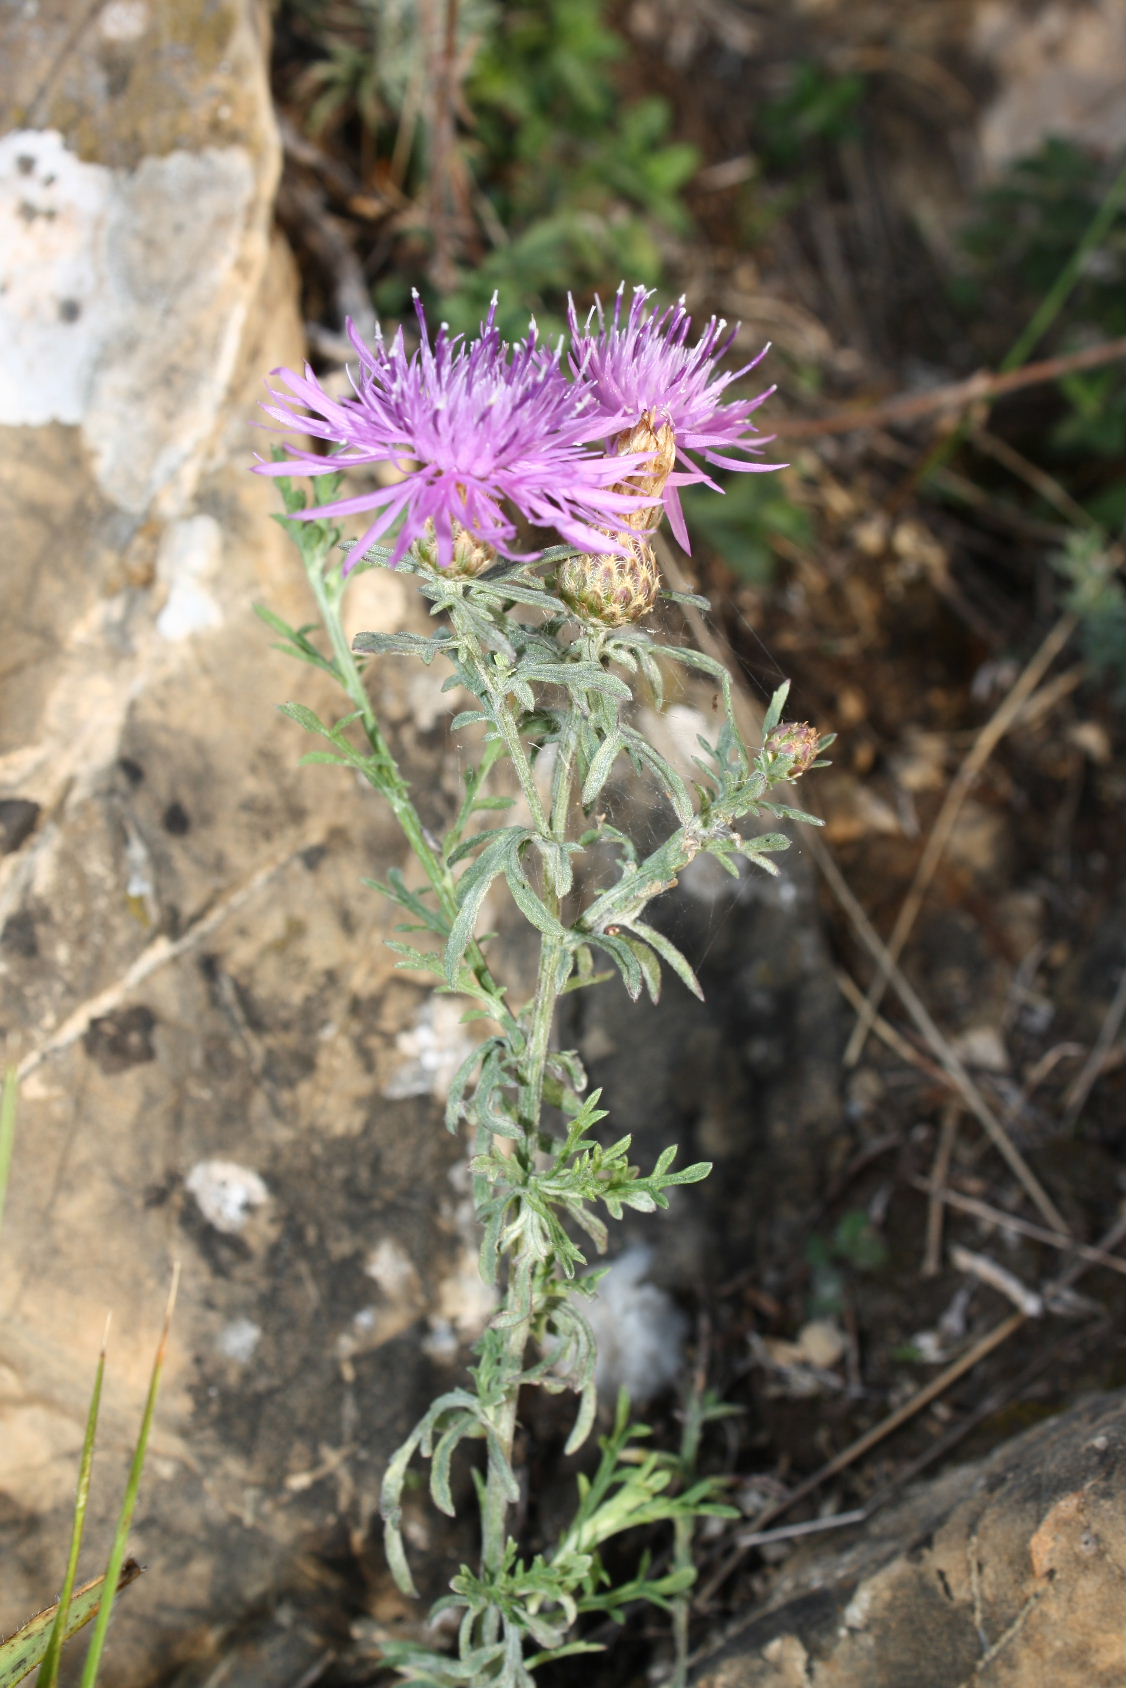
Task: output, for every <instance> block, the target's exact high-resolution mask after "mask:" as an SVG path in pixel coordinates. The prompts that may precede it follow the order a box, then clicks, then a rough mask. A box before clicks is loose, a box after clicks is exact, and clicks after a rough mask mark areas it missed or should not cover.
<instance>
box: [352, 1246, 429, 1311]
mask: <svg viewBox="0 0 1126 1688" xmlns="http://www.w3.org/2000/svg"><path fill="white" fill-rule="evenodd" d="M364 1271H365V1272H366V1273H367V1275H368V1277H369V1278H370V1279H371V1280H372V1282H373V1283H374V1284H377V1285H378V1286H379V1288H380V1289H381V1290H382V1291H383V1294H384V1295H385V1296H386V1297H387V1299H388V1300H389V1301H403V1300H405V1299H408V1298H409V1299H410V1300H414V1299H416V1298H417V1296H418V1294H419V1281H418V1273H417V1271H416V1270H415V1266H414V1262H413V1260H412V1259H411V1257H410V1255H409V1254H408V1253H407V1251H406V1249H404V1248H403V1247H401V1245H400V1244H399V1243H397V1242H395V1241H394V1239H393V1238H391V1237H381V1238H380V1240H379V1241H378V1242H377V1243H376V1245H375V1247H374V1248H373V1249H372V1250H371V1252H370V1253H369V1254H368V1257H367V1259H366V1260H365V1261H364Z"/></svg>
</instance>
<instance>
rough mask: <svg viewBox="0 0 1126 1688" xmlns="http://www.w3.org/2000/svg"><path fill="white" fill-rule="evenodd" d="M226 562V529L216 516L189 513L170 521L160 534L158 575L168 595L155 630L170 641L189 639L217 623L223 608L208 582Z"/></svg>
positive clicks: (157, 563) (157, 559)
mask: <svg viewBox="0 0 1126 1688" xmlns="http://www.w3.org/2000/svg"><path fill="white" fill-rule="evenodd" d="M222 562H223V532H222V529H221V528H220V526H219V523H218V522H217V521H216V520H215V518H214V516H202V515H198V516H188V517H185V518H184V520H182V521H178V522H170V523H169V524H168V526H167V527H166V528H165V530H164V533H163V534H162V535H161V540H160V548H159V550H158V552H157V557H156V577H157V580H158V581H159V583H160V584H161V585H162V586H163V587H164V588H165V589H166V591H167V594H168V596H167V597H166V599H165V602H164V608H163V609H162V610H161V611H160V614H159V615H158V616H157V618H156V630H157V632H158V633H159V634H160V636H161V638H163V639H168V640H170V641H173V642H175V641H178V640H180V639H188V638H190V637H191V635H192V634H193V633H202V632H204V631H205V630H206V629H207V628H209V627H218V626H219V624H220V623H221V622H222V620H223V612H222V610H221V609H220V608H219V605H218V604H217V603H216V601H215V599H214V597H213V596H212V593H211V591H210V590H209V584H208V583H209V582H210V581H212V580H214V579H215V578H216V577H217V576H218V574H219V570H220V568H221V566H222Z"/></svg>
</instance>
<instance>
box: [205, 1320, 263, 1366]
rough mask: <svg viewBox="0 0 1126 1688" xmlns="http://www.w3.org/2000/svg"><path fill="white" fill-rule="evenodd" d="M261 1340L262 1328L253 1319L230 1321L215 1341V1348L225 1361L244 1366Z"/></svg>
mask: <svg viewBox="0 0 1126 1688" xmlns="http://www.w3.org/2000/svg"><path fill="white" fill-rule="evenodd" d="M261 1340H262V1327H261V1325H256V1324H255V1323H254V1320H253V1319H231V1320H229V1321H228V1322H227V1324H225V1325H224V1326H223V1328H222V1330H221V1331H220V1332H219V1335H218V1336H217V1338H216V1339H215V1346H216V1348H217V1349H218V1350H219V1352H220V1354H222V1356H223V1358H224V1359H226V1360H234V1361H235V1362H236V1363H237V1364H238V1365H240V1366H245V1365H246V1364H247V1363H248V1362H249V1361H250V1360H251V1359H253V1357H254V1350H255V1349H256V1348H257V1346H258V1344H259V1342H261Z"/></svg>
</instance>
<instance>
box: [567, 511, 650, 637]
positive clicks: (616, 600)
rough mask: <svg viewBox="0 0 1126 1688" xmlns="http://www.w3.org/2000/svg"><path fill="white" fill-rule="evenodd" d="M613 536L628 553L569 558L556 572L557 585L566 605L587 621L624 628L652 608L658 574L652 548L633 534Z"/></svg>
mask: <svg viewBox="0 0 1126 1688" xmlns="http://www.w3.org/2000/svg"><path fill="white" fill-rule="evenodd" d="M614 537H615V538H616V539H617V540H619V541H620V542H621V543H622V544H623V545H624V546H626V548H627V552H628V555H626V556H617V555H615V554H614V553H613V552H610V551H608V552H605V553H604V554H602V555H600V556H582V557H568V558H567V560H566V562H564V563H561V564H560V567H559V572H558V574H557V575H556V581H555V583H556V588H557V590H558V592H559V596H560V597H561V598H562V599H563V601H564V603H565V604H568V605H569V606H570V608H571V609H573V610H574V612H575V614H576V615H579V616H582V617H583V619H584V620H586V621H597V622H599V623H600V624H601V625H602V626H603V627H625V626H627V625H628V624H629V623H630V622H633V621H640V619H641V617H642V616H643V615H645V614H647V613H648V611H649V610H651V609H652V608H653V605H654V604H655V603H656V601H657V593H658V592H659V591H660V587H661V574H660V570H659V569H658V567H657V559H656V557H655V556H654V555H653V547H652V546H651V545H649V544H647V543H646V542H645V540H644V539H642V538H640V537H639V536H638V535H637V534H636V533H629V532H626V533H618V534H615V535H614Z"/></svg>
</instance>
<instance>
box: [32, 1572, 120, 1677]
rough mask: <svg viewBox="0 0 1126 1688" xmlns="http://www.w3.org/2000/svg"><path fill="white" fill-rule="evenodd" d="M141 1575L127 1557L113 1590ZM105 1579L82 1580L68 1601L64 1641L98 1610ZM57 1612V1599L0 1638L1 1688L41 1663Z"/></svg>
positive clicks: (102, 1577) (101, 1577)
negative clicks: (2, 1639)
mask: <svg viewBox="0 0 1126 1688" xmlns="http://www.w3.org/2000/svg"><path fill="white" fill-rule="evenodd" d="M140 1575H141V1567H140V1565H138V1563H137V1561H136V1560H135V1559H127V1560H126V1561H125V1563H124V1564H123V1565H122V1567H121V1570H120V1573H119V1575H118V1579H117V1589H116V1592H117V1593H118V1594H120V1593H121V1590H122V1589H123V1588H128V1587H129V1584H130V1583H132V1582H136V1580H137V1578H138V1577H139V1576H140ZM105 1581H106V1579H105V1577H104V1576H100V1577H95V1578H94V1580H93V1581H92V1582H88V1583H83V1585H82V1587H81V1588H80V1589H76V1590H75V1593H74V1596H73V1598H72V1600H71V1603H70V1618H69V1620H68V1623H67V1632H66V1640H68V1641H69V1640H70V1638H71V1636H72V1635H75V1634H77V1632H78V1631H79V1630H80V1629H81V1628H82V1626H83V1625H84V1624H88V1623H89V1622H90V1619H91V1618H92V1617H93V1616H94V1615H95V1613H96V1612H97V1611H98V1610H99V1609H100V1607H101V1604H102V1596H103V1593H104V1590H105ZM57 1612H58V1603H57V1602H56V1604H55V1605H53V1606H48V1607H47V1609H46V1610H45V1611H43V1612H38V1613H37V1614H36V1615H35V1617H34V1618H30V1619H29V1620H28V1622H27V1623H25V1624H23V1625H21V1627H20V1628H19V1629H17V1630H16V1632H15V1634H14V1635H10V1636H9V1637H8V1639H7V1640H6V1641H0V1688H15V1684H16V1683H17V1682H22V1681H23V1680H24V1678H25V1677H26V1676H30V1675H31V1672H32V1671H33V1670H34V1669H35V1667H36V1665H38V1664H40V1663H41V1662H42V1660H43V1658H44V1656H45V1654H46V1652H47V1647H48V1645H49V1643H50V1637H51V1630H52V1628H53V1626H54V1622H55V1617H56V1614H57Z"/></svg>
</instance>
